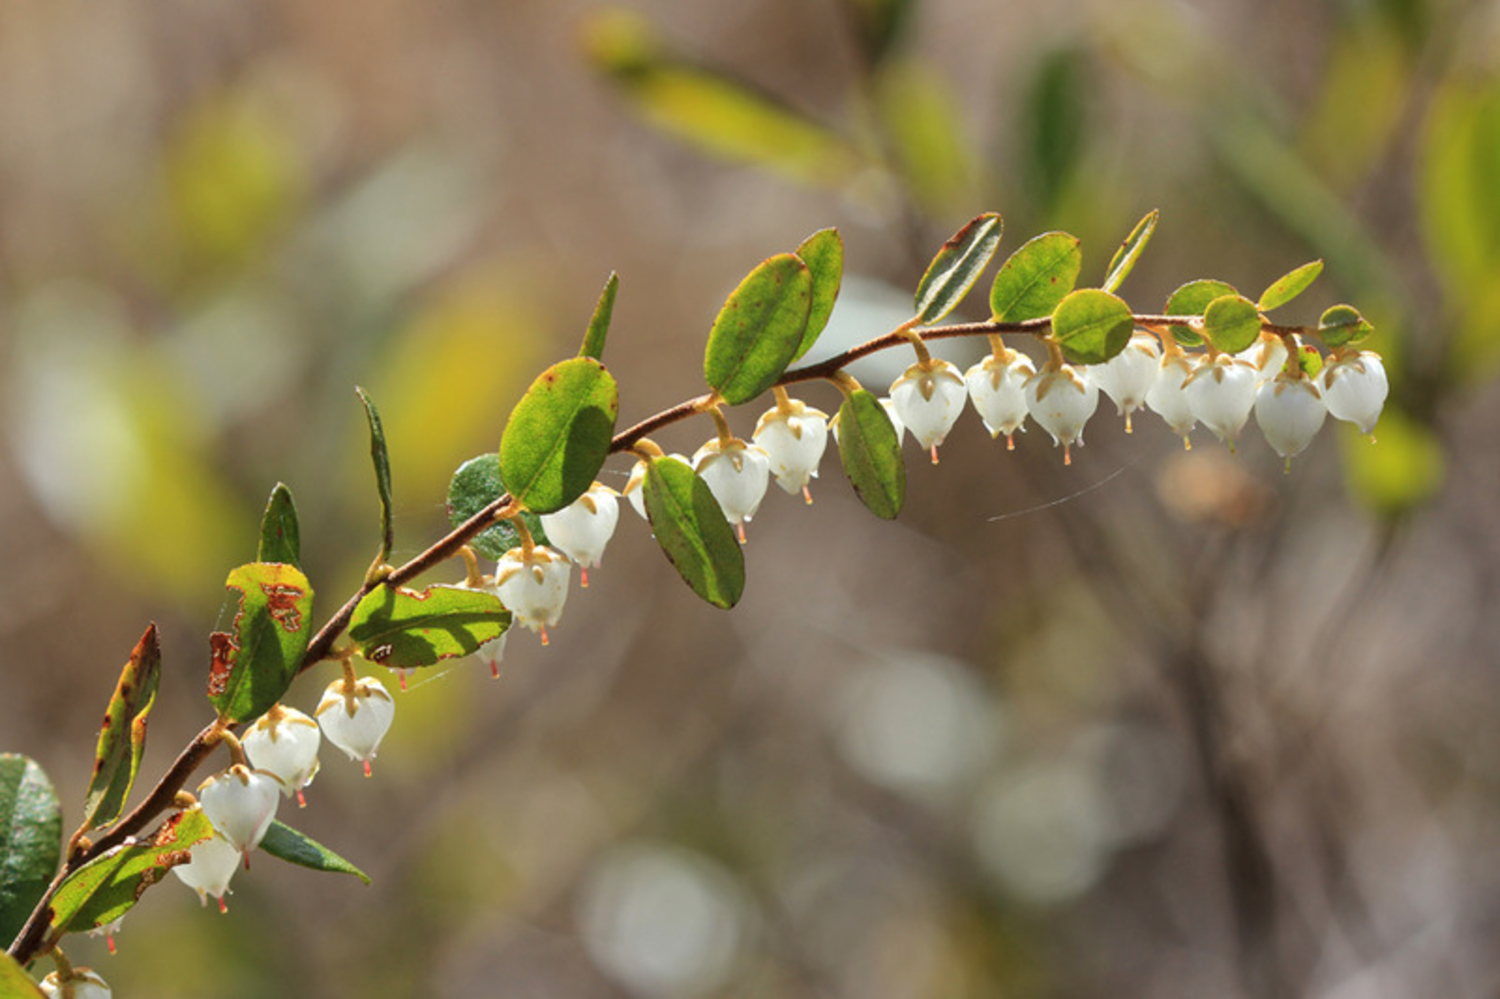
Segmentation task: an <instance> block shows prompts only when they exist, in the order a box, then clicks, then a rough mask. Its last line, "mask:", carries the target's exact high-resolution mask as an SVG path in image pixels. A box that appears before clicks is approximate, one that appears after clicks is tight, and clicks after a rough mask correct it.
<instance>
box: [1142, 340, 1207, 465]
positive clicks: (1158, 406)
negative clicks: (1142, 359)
mask: <svg viewBox="0 0 1500 999" xmlns="http://www.w3.org/2000/svg"><path fill="white" fill-rule="evenodd" d="M1192 374H1193V364H1192V362H1191V361H1189V360H1188V358H1187V355H1186V354H1183V353H1182V352H1181V351H1174V352H1172V353H1168V354H1165V355H1163V356H1162V359H1161V367H1160V368H1159V369H1158V370H1157V374H1156V382H1155V383H1154V384H1153V385H1152V386H1151V390H1150V391H1149V392H1147V393H1146V406H1147V407H1148V408H1150V410H1151V411H1152V412H1154V413H1155V414H1156V415H1157V416H1160V417H1161V418H1162V419H1163V420H1165V421H1166V424H1167V426H1169V427H1171V428H1172V432H1173V433H1174V434H1177V435H1178V436H1179V437H1181V438H1182V446H1183V448H1184V449H1188V448H1191V447H1192V446H1193V442H1192V441H1191V440H1189V439H1188V433H1189V432H1190V431H1191V430H1192V429H1193V427H1194V426H1196V425H1197V423H1198V421H1197V419H1195V418H1194V416H1193V407H1192V406H1190V405H1188V398H1187V393H1186V392H1184V391H1183V388H1182V387H1183V385H1184V383H1186V382H1187V380H1188V379H1189V378H1190V377H1192Z"/></svg>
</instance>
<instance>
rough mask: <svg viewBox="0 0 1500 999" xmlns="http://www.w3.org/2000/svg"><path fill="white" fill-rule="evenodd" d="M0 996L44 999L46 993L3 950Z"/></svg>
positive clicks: (13, 998)
mask: <svg viewBox="0 0 1500 999" xmlns="http://www.w3.org/2000/svg"><path fill="white" fill-rule="evenodd" d="M4 939H6V940H9V939H10V937H9V936H7V937H5V938H4ZM0 996H4V997H5V999H46V993H44V992H43V991H42V990H41V988H40V987H39V986H38V985H37V984H36V982H34V981H32V980H31V976H30V975H28V974H26V969H25V968H23V967H21V966H20V965H19V964H17V963H16V959H15V958H13V957H11V956H10V955H9V954H7V953H6V952H5V951H3V950H0Z"/></svg>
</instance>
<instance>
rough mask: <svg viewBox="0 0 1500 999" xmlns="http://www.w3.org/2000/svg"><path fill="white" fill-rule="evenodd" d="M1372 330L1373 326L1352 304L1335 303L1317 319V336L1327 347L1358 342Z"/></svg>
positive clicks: (1372, 331) (1373, 329)
mask: <svg viewBox="0 0 1500 999" xmlns="http://www.w3.org/2000/svg"><path fill="white" fill-rule="evenodd" d="M1374 332H1375V327H1374V326H1371V325H1370V324H1369V322H1368V321H1367V320H1366V319H1365V317H1364V316H1362V315H1360V314H1359V310H1358V309H1356V308H1355V307H1354V306H1352V305H1335V306H1333V307H1332V308H1330V309H1328V310H1327V311H1326V312H1324V313H1323V315H1322V317H1321V318H1320V319H1319V320H1318V336H1319V338H1320V339H1322V341H1323V343H1324V344H1325V345H1326V346H1329V347H1342V346H1344V345H1345V344H1350V343H1359V341H1361V340H1363V339H1364V338H1365V337H1367V336H1369V335H1370V334H1371V333H1374Z"/></svg>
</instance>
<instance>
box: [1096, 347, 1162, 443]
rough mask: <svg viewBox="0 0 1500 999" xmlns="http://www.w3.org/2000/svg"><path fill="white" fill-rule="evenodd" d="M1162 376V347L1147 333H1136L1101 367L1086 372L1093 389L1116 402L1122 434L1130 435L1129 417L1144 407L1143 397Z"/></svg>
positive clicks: (1098, 365)
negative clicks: (1094, 386) (1096, 387)
mask: <svg viewBox="0 0 1500 999" xmlns="http://www.w3.org/2000/svg"><path fill="white" fill-rule="evenodd" d="M1160 372H1161V347H1160V346H1159V345H1158V343H1157V340H1156V337H1154V336H1152V335H1151V334H1150V333H1135V334H1134V335H1132V336H1131V338H1130V342H1128V343H1127V344H1126V345H1125V349H1124V350H1122V351H1120V352H1119V353H1118V354H1116V355H1115V356H1114V357H1111V358H1110V359H1109V360H1108V361H1105V362H1104V363H1103V364H1096V365H1093V366H1092V367H1090V368H1089V369H1088V376H1089V379H1090V380H1091V381H1093V383H1094V384H1095V385H1098V386H1099V388H1100V389H1101V390H1102V391H1103V392H1104V393H1105V394H1106V395H1108V396H1109V397H1110V398H1111V399H1113V400H1114V401H1115V409H1116V410H1117V411H1118V413H1119V415H1121V416H1123V417H1125V432H1126V433H1127V434H1128V433H1130V432H1131V426H1130V414H1131V413H1134V412H1135V411H1136V410H1137V409H1140V408H1141V407H1142V406H1143V405H1145V403H1146V395H1147V394H1148V393H1149V392H1150V391H1151V388H1152V386H1153V385H1155V384H1156V378H1157V375H1158V374H1160Z"/></svg>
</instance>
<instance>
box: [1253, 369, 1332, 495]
mask: <svg viewBox="0 0 1500 999" xmlns="http://www.w3.org/2000/svg"><path fill="white" fill-rule="evenodd" d="M1327 416H1328V407H1327V406H1325V405H1324V404H1323V397H1322V394H1321V393H1319V392H1318V386H1317V384H1316V383H1315V382H1313V381H1312V379H1310V378H1305V377H1303V376H1302V374H1301V372H1298V373H1297V374H1296V375H1293V376H1288V375H1278V376H1277V377H1275V378H1273V379H1271V380H1270V381H1268V382H1262V383H1261V386H1260V389H1259V390H1258V391H1257V392H1256V394H1255V422H1256V423H1258V424H1259V425H1260V430H1261V433H1263V434H1265V435H1266V441H1267V443H1269V444H1270V445H1271V447H1273V448H1275V449H1276V453H1277V454H1279V455H1281V456H1282V457H1283V458H1285V459H1286V467H1287V471H1291V468H1292V456H1293V455H1297V454H1301V453H1302V451H1303V449H1304V448H1306V447H1307V445H1308V444H1310V443H1312V439H1313V438H1314V437H1315V436H1317V433H1318V431H1319V430H1320V429H1322V427H1323V420H1324V419H1325V418H1326V417H1327Z"/></svg>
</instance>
